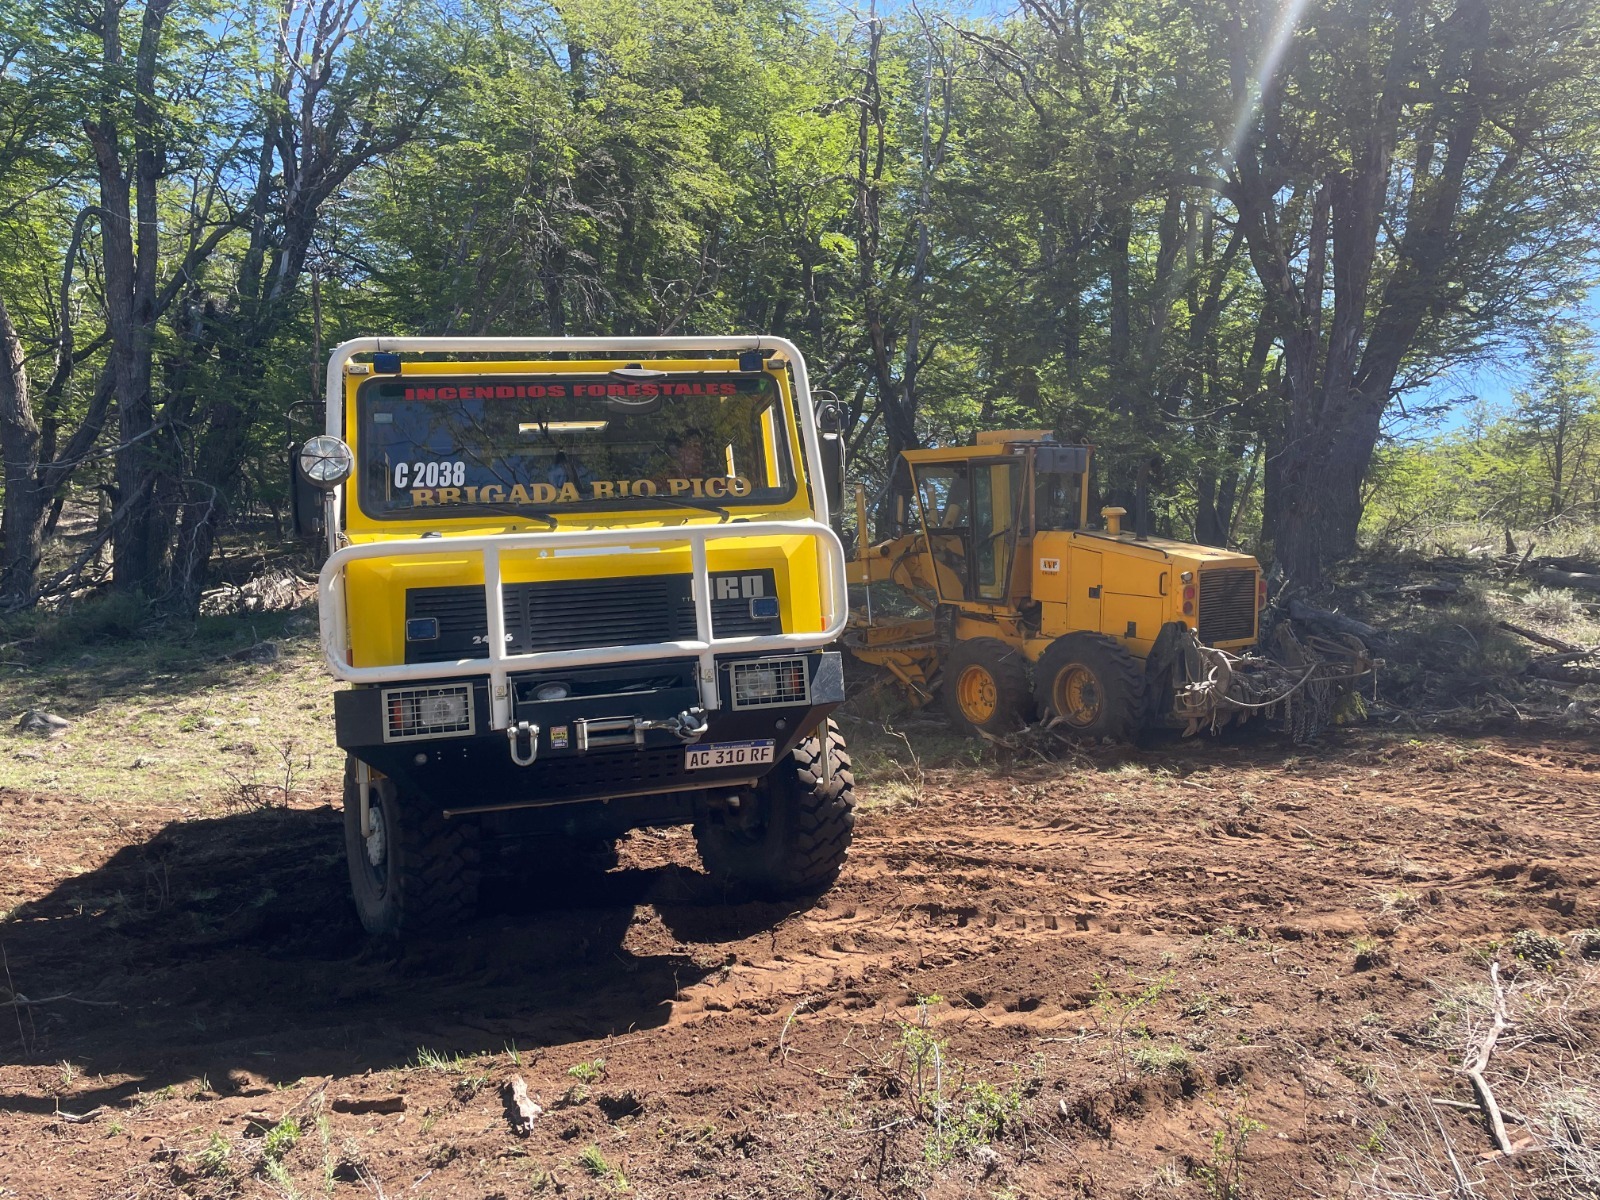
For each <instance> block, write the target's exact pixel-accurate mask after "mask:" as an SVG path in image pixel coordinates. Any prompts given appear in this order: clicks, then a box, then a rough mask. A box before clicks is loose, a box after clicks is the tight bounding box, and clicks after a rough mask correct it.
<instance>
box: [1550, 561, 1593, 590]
mask: <svg viewBox="0 0 1600 1200" xmlns="http://www.w3.org/2000/svg"><path fill="white" fill-rule="evenodd" d="M1533 577H1534V578H1535V579H1537V580H1538V581H1539V582H1540V583H1542V584H1544V585H1545V586H1546V587H1560V588H1572V589H1574V590H1575V591H1582V592H1600V575H1591V574H1589V573H1587V572H1581V571H1558V570H1556V568H1554V567H1545V568H1543V569H1542V570H1537V571H1535V572H1534V573H1533Z"/></svg>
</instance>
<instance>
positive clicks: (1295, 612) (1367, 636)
mask: <svg viewBox="0 0 1600 1200" xmlns="http://www.w3.org/2000/svg"><path fill="white" fill-rule="evenodd" d="M1289 619H1290V620H1291V621H1304V622H1305V623H1306V624H1307V625H1322V626H1324V627H1326V628H1328V629H1331V630H1333V631H1334V632H1335V633H1349V634H1354V635H1355V636H1356V637H1358V638H1360V639H1361V640H1362V641H1364V642H1374V641H1382V640H1383V633H1382V632H1381V631H1380V630H1377V629H1374V628H1373V627H1372V626H1371V625H1368V624H1367V623H1366V622H1364V621H1357V620H1356V619H1355V618H1354V617H1347V616H1344V615H1343V614H1341V613H1336V612H1329V611H1328V610H1327V609H1325V608H1313V607H1312V606H1311V605H1309V604H1307V603H1306V602H1305V601H1303V600H1291V601H1289Z"/></svg>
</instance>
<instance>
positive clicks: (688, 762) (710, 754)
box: [683, 738, 773, 771]
mask: <svg viewBox="0 0 1600 1200" xmlns="http://www.w3.org/2000/svg"><path fill="white" fill-rule="evenodd" d="M772 745H773V743H772V740H771V739H770V738H769V739H768V740H766V741H764V742H709V743H707V744H706V745H704V746H690V747H689V748H688V749H687V750H685V751H684V752H683V769H684V770H686V771H703V770H705V769H706V768H707V767H749V766H754V765H756V764H757V763H770V762H771V761H772Z"/></svg>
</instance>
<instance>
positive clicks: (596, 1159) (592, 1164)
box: [578, 1146, 628, 1192]
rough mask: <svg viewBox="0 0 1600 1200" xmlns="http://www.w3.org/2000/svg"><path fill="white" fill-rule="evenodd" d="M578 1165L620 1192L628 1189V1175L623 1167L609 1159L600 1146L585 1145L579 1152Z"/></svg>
mask: <svg viewBox="0 0 1600 1200" xmlns="http://www.w3.org/2000/svg"><path fill="white" fill-rule="evenodd" d="M578 1165H579V1166H580V1167H582V1168H583V1169H584V1170H585V1171H587V1172H588V1173H589V1175H591V1176H592V1177H593V1178H595V1179H598V1180H600V1181H601V1182H602V1183H607V1184H610V1185H611V1186H612V1187H613V1188H615V1189H616V1190H617V1191H619V1192H625V1191H627V1190H628V1180H627V1177H626V1176H624V1175H623V1173H622V1168H621V1167H619V1166H617V1165H616V1164H615V1163H613V1162H611V1161H610V1160H608V1159H607V1158H606V1156H605V1154H604V1153H603V1152H602V1151H601V1149H600V1147H599V1146H585V1147H584V1148H583V1149H582V1150H580V1151H579V1152H578Z"/></svg>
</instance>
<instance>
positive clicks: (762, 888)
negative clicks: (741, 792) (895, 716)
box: [694, 721, 856, 899]
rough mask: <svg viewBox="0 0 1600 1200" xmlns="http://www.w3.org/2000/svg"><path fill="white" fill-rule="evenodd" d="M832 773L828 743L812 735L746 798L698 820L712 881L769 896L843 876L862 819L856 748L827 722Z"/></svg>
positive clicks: (818, 887) (815, 887) (801, 892)
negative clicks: (827, 767) (853, 758)
mask: <svg viewBox="0 0 1600 1200" xmlns="http://www.w3.org/2000/svg"><path fill="white" fill-rule="evenodd" d="M827 737H828V754H829V758H830V760H831V766H832V773H831V778H830V779H829V780H828V781H827V782H824V781H823V769H822V743H821V741H820V740H819V739H818V738H817V737H815V736H812V737H808V738H806V739H804V740H803V741H802V742H801V743H800V744H799V745H798V746H796V747H795V748H794V749H793V750H792V751H790V752H789V755H788V757H787V758H785V759H784V760H783V761H782V762H780V763H778V764H777V765H776V766H774V767H773V769H772V771H771V772H770V773H769V774H768V775H767V777H766V778H765V779H763V780H762V781H761V783H760V784H759V785H757V787H756V788H755V789H754V790H753V791H752V792H751V793H749V794H747V795H746V796H745V797H744V798H743V802H742V803H741V804H740V806H739V808H738V809H730V810H718V811H717V812H715V813H713V814H711V815H710V816H709V817H707V818H706V819H704V820H701V821H698V822H696V823H695V827H694V839H695V844H696V845H697V846H698V847H699V848H700V862H701V863H702V864H703V865H704V866H705V869H706V873H707V874H709V875H710V876H711V877H712V879H714V880H717V881H719V882H722V883H734V884H738V885H740V886H742V887H744V888H747V889H749V890H750V891H752V892H754V893H756V894H757V895H760V896H764V897H767V898H769V899H785V898H787V897H790V896H805V895H812V894H815V893H817V892H820V891H823V890H824V889H825V888H827V887H829V886H830V885H831V884H832V883H833V881H834V880H835V879H837V878H838V877H839V870H840V868H841V867H843V866H844V860H845V856H846V854H847V853H848V852H849V849H850V836H851V833H852V832H853V831H854V829H855V823H856V798H855V778H854V776H852V775H851V773H850V753H849V751H848V750H846V749H845V744H844V738H843V736H841V735H840V733H839V730H838V727H837V726H835V725H834V723H833V722H832V721H829V722H828V726H827Z"/></svg>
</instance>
